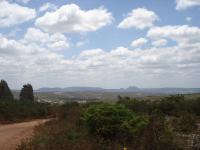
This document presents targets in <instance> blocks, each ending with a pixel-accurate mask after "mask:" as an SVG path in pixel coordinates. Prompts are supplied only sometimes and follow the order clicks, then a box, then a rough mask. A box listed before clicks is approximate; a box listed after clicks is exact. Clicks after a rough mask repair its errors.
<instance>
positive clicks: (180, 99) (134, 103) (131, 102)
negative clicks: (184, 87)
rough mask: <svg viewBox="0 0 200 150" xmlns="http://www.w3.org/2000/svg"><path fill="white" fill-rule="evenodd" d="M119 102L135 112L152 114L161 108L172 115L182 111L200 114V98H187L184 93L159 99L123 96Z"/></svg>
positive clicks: (166, 113)
mask: <svg viewBox="0 0 200 150" xmlns="http://www.w3.org/2000/svg"><path fill="white" fill-rule="evenodd" d="M118 103H119V104H122V105H124V106H125V107H126V108H128V109H130V110H132V111H133V112H135V113H148V114H151V113H152V112H153V111H155V110H160V111H161V112H162V113H164V114H165V115H172V116H173V115H175V116H177V115H178V114H179V113H180V112H188V113H194V114H196V115H200V98H197V99H190V100H186V99H185V98H184V96H183V95H172V96H168V97H164V98H162V99H160V100H158V101H149V100H138V99H130V98H127V97H124V98H123V97H121V98H120V100H119V101H118Z"/></svg>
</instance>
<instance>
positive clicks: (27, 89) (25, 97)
mask: <svg viewBox="0 0 200 150" xmlns="http://www.w3.org/2000/svg"><path fill="white" fill-rule="evenodd" d="M20 100H21V101H34V95H33V87H32V85H31V84H26V85H24V86H23V88H22V89H21V92H20Z"/></svg>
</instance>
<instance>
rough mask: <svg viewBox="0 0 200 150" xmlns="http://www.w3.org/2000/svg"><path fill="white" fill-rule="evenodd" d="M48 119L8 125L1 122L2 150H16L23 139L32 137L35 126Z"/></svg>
mask: <svg viewBox="0 0 200 150" xmlns="http://www.w3.org/2000/svg"><path fill="white" fill-rule="evenodd" d="M47 120H48V119H40V120H34V121H29V122H22V123H14V124H7V125H5V124H4V125H1V124H0V150H15V149H16V147H17V145H19V144H20V142H21V141H22V140H23V139H27V138H29V137H31V135H32V134H33V131H34V127H35V126H37V125H39V124H41V123H44V122H46V121H47Z"/></svg>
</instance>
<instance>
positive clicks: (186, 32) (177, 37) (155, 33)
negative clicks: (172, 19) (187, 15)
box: [147, 25, 200, 44]
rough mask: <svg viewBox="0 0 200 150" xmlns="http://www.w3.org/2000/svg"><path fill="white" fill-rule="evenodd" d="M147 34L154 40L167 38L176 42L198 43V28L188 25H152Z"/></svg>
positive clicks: (199, 36) (199, 33) (199, 35)
mask: <svg viewBox="0 0 200 150" xmlns="http://www.w3.org/2000/svg"><path fill="white" fill-rule="evenodd" d="M147 36H148V37H150V38H152V39H155V40H158V39H160V38H169V39H171V40H173V41H176V42H177V43H178V44H188V43H199V42H200V29H199V28H198V27H194V26H193V27H191V26H188V25H181V26H162V27H153V28H151V29H150V30H149V31H148V33H147Z"/></svg>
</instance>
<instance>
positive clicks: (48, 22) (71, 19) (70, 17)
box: [35, 4, 113, 33]
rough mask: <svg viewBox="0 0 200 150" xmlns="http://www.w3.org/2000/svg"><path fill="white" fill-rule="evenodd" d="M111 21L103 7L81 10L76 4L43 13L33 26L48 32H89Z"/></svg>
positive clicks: (108, 13)
mask: <svg viewBox="0 0 200 150" xmlns="http://www.w3.org/2000/svg"><path fill="white" fill-rule="evenodd" d="M112 19H113V17H112V14H111V13H110V12H108V11H107V9H105V8H103V7H99V8H96V9H91V10H81V8H80V7H79V6H77V5H76V4H69V5H63V6H62V7H60V8H59V9H57V10H56V11H54V12H47V13H45V14H44V15H43V16H42V17H40V18H38V19H37V20H36V22H35V25H36V26H37V27H40V28H42V29H44V30H45V31H48V32H67V33H69V32H89V31H96V30H98V29H100V28H102V27H104V26H106V25H108V24H110V23H111V22H112Z"/></svg>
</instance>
